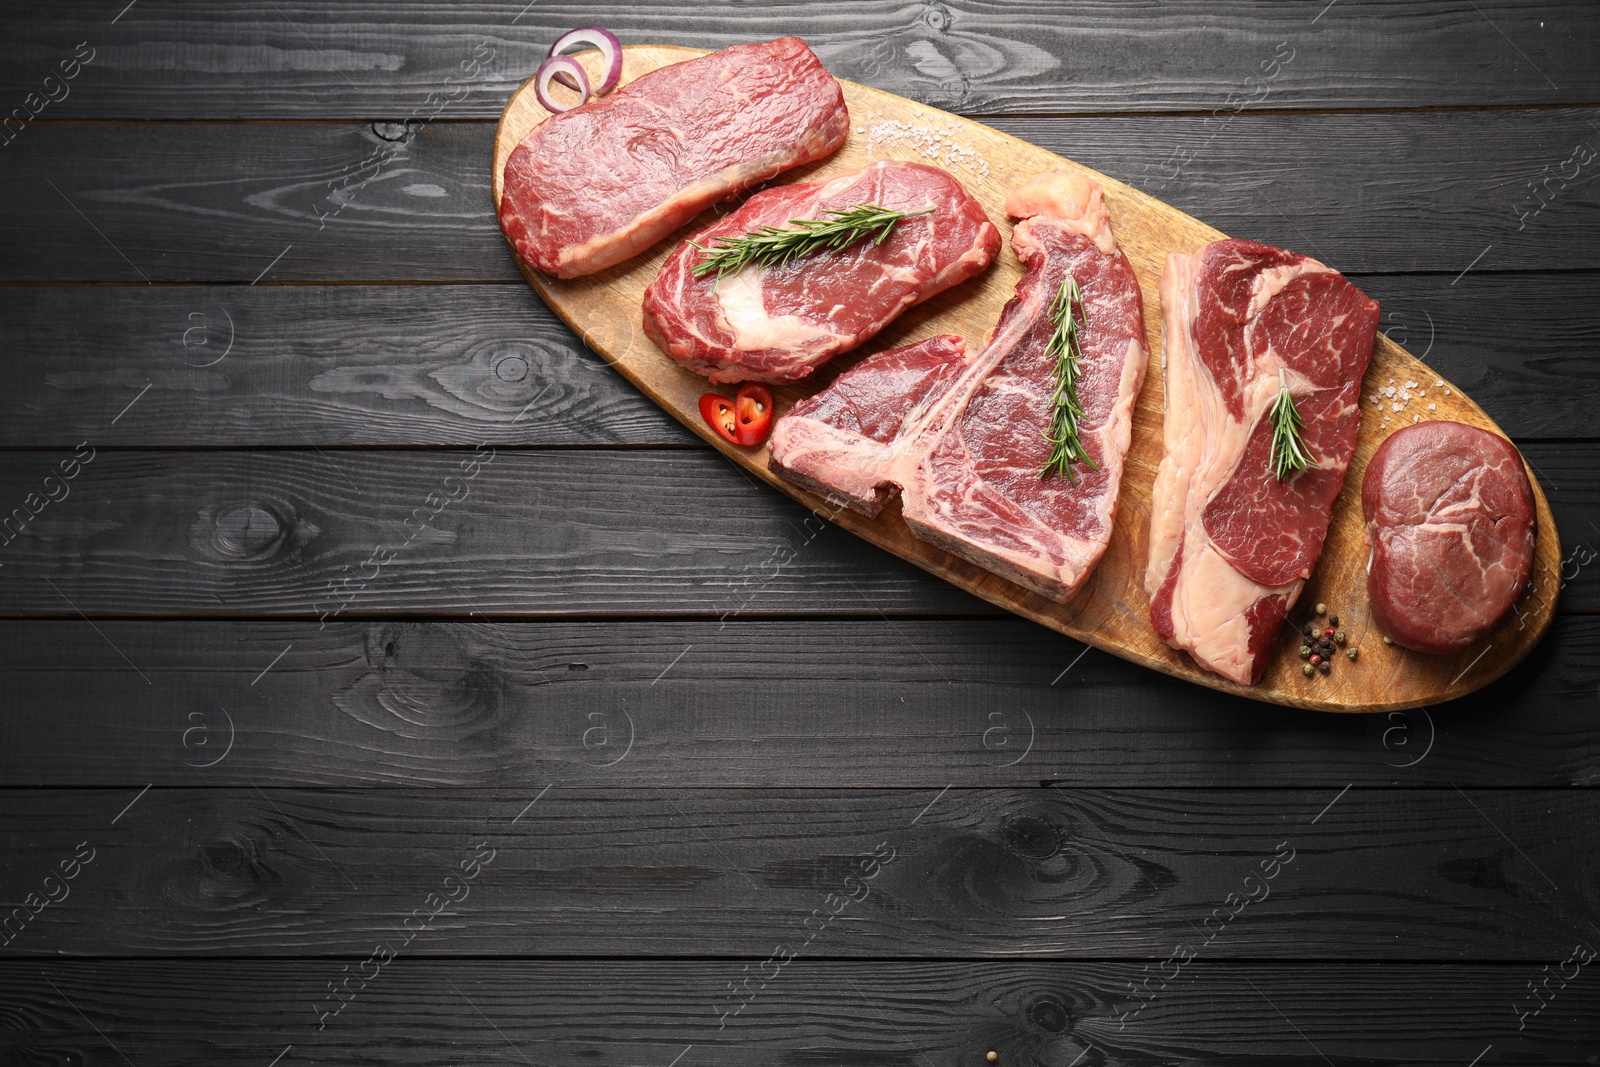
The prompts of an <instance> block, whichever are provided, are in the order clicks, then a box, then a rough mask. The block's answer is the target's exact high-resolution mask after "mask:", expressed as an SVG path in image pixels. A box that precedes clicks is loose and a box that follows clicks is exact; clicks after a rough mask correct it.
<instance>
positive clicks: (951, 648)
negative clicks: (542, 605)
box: [0, 616, 1600, 790]
mask: <svg viewBox="0 0 1600 1067" xmlns="http://www.w3.org/2000/svg"><path fill="white" fill-rule="evenodd" d="M96 626H97V628H98V630H99V632H98V633H96V632H94V631H93V630H90V629H89V627H88V626H87V625H86V624H85V623H84V622H83V621H82V620H80V619H73V620H70V621H67V620H61V621H33V620H30V621H26V622H16V621H12V622H3V623H0V648H4V649H5V655H4V667H5V677H6V684H5V686H4V687H0V718H3V719H4V721H5V722H6V723H7V727H6V740H7V743H6V744H5V745H4V746H0V787H17V786H27V785H47V786H56V785H98V786H124V787H128V788H131V789H141V788H143V787H144V786H145V785H148V784H152V783H153V784H155V785H157V786H161V787H167V786H200V785H230V786H241V787H248V786H249V785H251V784H252V783H258V782H273V783H278V784H284V785H326V786H340V787H388V788H393V787H396V786H399V787H412V788H415V787H423V786H437V787H461V786H495V787H499V788H511V787H519V786H521V785H523V784H525V783H528V782H541V783H542V782H548V781H553V780H557V779H559V780H560V781H561V782H563V783H566V784H568V785H584V786H609V785H617V784H629V785H635V786H645V785H650V786H659V787H662V788H665V789H680V788H704V787H708V786H717V787H733V786H739V787H766V786H793V787H827V788H840V789H843V788H859V787H863V786H895V787H909V786H920V787H925V788H930V789H940V788H943V787H944V786H946V785H954V786H956V787H959V788H968V787H989V786H992V787H1000V786H1027V785H1034V784H1037V783H1040V782H1043V783H1050V784H1061V785H1066V786H1073V787H1080V786H1099V787H1108V786H1115V787H1123V786H1214V787H1238V786H1253V787H1262V786H1278V787H1291V786H1292V787H1312V786H1315V787H1320V788H1325V789H1329V790H1338V789H1341V788H1343V787H1344V786H1346V785H1349V784H1352V783H1354V784H1356V785H1360V786H1373V785H1389V784H1392V785H1399V786H1413V785H1432V786H1449V785H1451V784H1452V783H1453V784H1456V785H1460V786H1463V787H1468V788H1470V787H1473V786H1514V785H1520V786H1529V785H1535V786H1574V785H1579V786H1593V785H1600V745H1597V744H1596V741H1595V738H1594V719H1595V714H1596V710H1597V708H1600V619H1597V618H1595V617H1592V616H1590V617H1578V616H1564V617H1562V618H1559V619H1557V621H1556V624H1555V626H1554V627H1553V628H1552V630H1551V633H1550V636H1549V637H1548V638H1546V640H1545V641H1544V642H1543V643H1542V644H1541V645H1540V646H1539V648H1538V649H1536V650H1535V652H1534V653H1533V655H1532V656H1530V657H1529V658H1528V659H1527V660H1525V661H1524V662H1523V663H1522V664H1521V665H1520V666H1519V667H1517V668H1516V669H1515V670H1513V671H1512V672H1511V673H1510V674H1509V675H1507V676H1506V677H1505V678H1503V679H1501V680H1500V681H1499V682H1496V683H1494V684H1492V685H1490V686H1488V687H1486V688H1484V689H1482V690H1480V691H1479V692H1477V693H1474V694H1472V695H1470V696H1467V697H1464V698H1462V699H1461V700H1459V701H1456V702H1454V703H1452V704H1451V705H1449V707H1447V708H1437V709H1433V710H1431V711H1428V712H1396V713H1393V714H1390V715H1383V716H1374V717H1372V718H1370V719H1358V718H1354V717H1350V716H1339V717H1330V716H1326V715H1318V714H1317V713H1315V712H1299V711H1288V712H1286V711H1284V710H1283V709H1278V708H1270V707H1266V706H1264V705H1261V704H1258V703H1256V702H1253V701H1241V700H1236V699H1234V698H1232V697H1229V696H1225V695H1223V694H1221V693H1217V692H1215V691H1214V690H1210V689H1205V688H1202V687H1200V686H1192V685H1189V684H1187V683H1185V682H1180V681H1178V680H1177V679H1173V678H1166V677H1164V676H1161V675H1155V674H1152V673H1151V672H1149V671H1146V670H1144V669H1142V668H1140V667H1136V666H1134V665H1133V664H1130V663H1127V662H1125V661H1123V660H1120V659H1117V658H1116V657H1114V656H1108V655H1106V654H1104V653H1100V652H1086V651H1085V648H1084V646H1083V645H1082V644H1080V643H1079V642H1076V641H1073V640H1071V639H1069V638H1066V637H1062V636H1061V635H1059V634H1056V633H1052V632H1051V631H1049V630H1046V629H1044V628H1043V627H1040V626H1035V625H1033V624H1032V623H1029V622H1026V621H1024V620H1022V619H1016V618H1009V617H1007V618H983V619H943V620H921V619H901V620H898V621H894V622H890V621H888V620H885V619H881V618H873V619H861V620H854V619H832V620H824V619H798V620H787V619H774V620H754V619H744V618H733V619H730V620H728V621H727V622H726V623H722V622H718V621H716V620H711V621H663V620H642V621H616V622H544V623H534V624H530V623H515V622H511V623H496V624H480V623H471V624H461V623H427V622H422V623H418V622H389V621H373V622H350V623H346V622H331V623H329V624H328V625H327V626H326V627H325V628H319V626H318V625H317V624H316V623H315V622H304V623H296V622H274V623H262V622H246V623H241V622H229V621H222V620H215V621H203V622H176V621H173V620H149V621H128V622H122V621H115V620H101V621H100V622H98V623H97V624H96ZM124 657H126V658H124ZM141 675H142V677H141ZM145 679H148V682H146V681H145ZM753 693H754V694H755V695H754V696H752V694H753Z"/></svg>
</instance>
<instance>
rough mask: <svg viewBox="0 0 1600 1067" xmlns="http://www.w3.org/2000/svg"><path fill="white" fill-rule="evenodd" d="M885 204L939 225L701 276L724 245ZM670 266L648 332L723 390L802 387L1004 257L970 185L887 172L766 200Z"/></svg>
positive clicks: (909, 223)
mask: <svg viewBox="0 0 1600 1067" xmlns="http://www.w3.org/2000/svg"><path fill="white" fill-rule="evenodd" d="M857 204H876V205H877V206H879V207H884V208H888V209H890V210H892V211H905V212H916V211H926V210H927V209H929V208H932V209H933V211H932V213H931V214H926V215H918V216H915V217H911V218H904V219H901V220H900V221H899V222H898V223H897V224H896V225H895V227H894V229H893V230H891V231H890V232H889V235H888V237H887V238H886V239H885V240H884V241H883V242H882V243H881V244H880V243H874V242H873V241H871V240H862V241H858V242H856V243H855V244H853V245H850V246H849V247H848V248H845V249H842V250H840V251H838V252H831V253H827V254H819V255H815V256H806V257H801V258H798V259H794V260H791V261H790V262H788V263H784V264H781V265H776V266H770V267H747V268H745V269H744V270H742V271H740V272H739V273H738V274H730V275H726V276H724V277H722V278H721V279H720V280H719V279H718V278H717V277H716V276H715V275H711V274H708V275H707V276H705V277H703V278H696V277H695V276H694V268H695V266H696V264H698V263H699V262H700V260H701V259H702V257H703V255H704V253H703V252H701V251H700V249H698V248H696V247H694V245H696V244H698V245H703V246H705V247H708V248H711V247H715V244H716V239H717V238H719V237H738V236H739V235H741V234H744V233H747V232H749V231H752V230H759V229H761V228H762V227H763V226H772V227H776V228H781V227H783V226H785V225H787V224H788V223H789V221H790V220H791V219H801V218H807V219H825V218H827V217H828V215H827V214H826V213H827V212H829V211H845V210H847V209H849V208H851V207H854V206H855V205H857ZM693 242H694V243H693V244H689V243H685V244H684V245H682V246H680V247H679V248H678V249H677V250H676V251H674V252H673V253H672V254H671V255H670V256H668V257H667V261H666V263H665V264H663V265H662V267H661V273H660V274H659V275H657V276H656V279H655V281H654V282H652V283H651V284H650V288H649V289H647V290H646V291H645V295H644V327H645V332H646V333H648V334H649V335H650V338H651V339H652V340H653V341H655V343H656V344H657V345H659V346H660V347H661V348H662V350H663V351H665V352H666V353H667V354H668V355H669V356H671V357H672V358H673V359H675V360H677V361H678V362H679V363H681V364H683V365H684V366H686V367H688V368H689V369H690V370H693V371H695V372H696V373H698V374H704V375H705V376H706V377H708V378H710V379H711V380H712V381H714V382H742V381H762V382H783V381H793V380H795V379H797V378H804V377H805V376H806V375H808V374H810V373H811V372H812V371H814V370H816V369H817V368H818V367H820V366H821V365H822V364H824V363H826V362H827V361H828V360H829V359H831V358H833V357H834V356H835V355H837V354H838V353H840V352H845V351H848V350H849V349H852V348H855V347H856V346H857V345H859V344H861V343H862V342H864V341H866V340H867V339H869V338H871V337H872V336H873V335H874V334H876V333H877V332H878V331H879V330H881V329H883V327H884V326H886V325H888V323H889V322H891V321H892V320H893V319H894V318H895V316H896V315H899V314H900V312H902V311H904V310H905V309H906V308H908V307H910V306H911V305H912V304H915V303H918V302H919V301H922V300H926V299H928V298H929V297H930V296H933V295H934V294H935V293H940V292H943V291H944V290H946V289H948V288H950V287H951V286H953V285H957V284H959V283H961V282H964V281H966V280H967V279H968V278H970V277H972V276H973V275H974V274H977V273H978V272H979V271H981V270H983V269H984V268H985V267H987V266H988V265H989V261H990V260H992V259H994V255H995V253H996V252H998V251H999V250H1000V233H999V231H998V230H996V229H995V228H994V224H993V223H991V222H990V221H989V218H988V216H987V215H986V214H984V211H983V207H982V206H981V205H980V204H979V203H978V202H977V201H976V200H974V199H973V198H972V196H971V195H970V194H969V193H968V192H967V190H966V189H965V188H964V187H963V186H962V184H961V183H960V182H959V181H957V180H956V179H955V178H954V177H952V176H951V175H949V174H947V173H945V172H944V171H942V170H940V169H938V168H937V167H930V166H926V165H924V164H921V163H900V162H894V161H880V162H877V163H873V164H871V165H869V166H866V167H863V168H862V169H860V170H857V171H851V172H849V173H847V174H841V175H838V176H836V177H833V178H829V179H827V180H826V181H819V182H811V183H808V184H802V185H788V186H783V187H781V188H778V189H769V190H767V191H765V192H760V193H757V194H756V195H755V196H752V197H751V198H750V199H749V200H747V201H745V203H744V204H743V205H742V206H740V208H739V210H737V211H735V212H733V213H732V214H730V215H728V216H726V217H725V218H722V219H719V220H718V221H717V222H715V223H713V224H712V225H711V226H708V227H706V228H705V229H704V230H702V231H700V232H699V233H698V234H696V235H695V236H694V238H693Z"/></svg>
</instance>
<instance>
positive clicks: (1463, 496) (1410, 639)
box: [1361, 421, 1534, 653]
mask: <svg viewBox="0 0 1600 1067" xmlns="http://www.w3.org/2000/svg"><path fill="white" fill-rule="evenodd" d="M1361 510H1362V512H1363V513H1364V514H1365V516H1366V520H1367V543H1368V544H1370V545H1371V546H1372V562H1371V566H1370V567H1368V569H1367V601H1368V604H1369V606H1370V607H1371V610H1372V618H1373V621H1374V622H1376V623H1377V624H1378V627H1379V629H1381V630H1382V631H1383V632H1384V633H1385V634H1387V635H1388V636H1389V637H1390V638H1391V639H1392V640H1393V641H1394V642H1395V644H1397V645H1402V646H1404V647H1406V648H1409V649H1414V650H1415V651H1417V652H1437V653H1453V652H1460V651H1462V650H1463V649H1466V648H1468V647H1470V646H1472V645H1474V644H1476V643H1477V642H1478V640H1479V639H1481V638H1483V637H1484V636H1486V635H1487V634H1488V633H1489V632H1490V631H1491V630H1493V629H1494V628H1495V627H1496V626H1499V625H1500V623H1501V622H1503V621H1505V618H1506V616H1508V615H1510V614H1511V611H1512V607H1513V606H1514V605H1515V604H1516V601H1517V598H1518V597H1519V596H1521V595H1522V592H1523V590H1524V589H1525V588H1527V584H1528V576H1529V575H1531V574H1532V573H1533V541H1534V511H1533V488H1532V487H1531V486H1530V485H1529V484H1528V473H1527V471H1525V470H1524V469H1523V466H1522V456H1521V454H1520V453H1518V452H1517V449H1516V447H1515V446H1514V445H1512V443H1511V442H1510V441H1507V440H1506V439H1505V438H1504V437H1501V436H1499V435H1498V434H1493V433H1490V432H1489V431H1488V430H1480V429H1478V428H1477V427H1475V426H1464V425H1462V424H1461V423H1459V422H1444V421H1439V422H1419V423H1416V424H1415V425H1412V426H1407V427H1405V428H1403V429H1400V430H1397V431H1395V432H1394V433H1393V434H1391V435H1390V436H1389V438H1388V440H1386V441H1384V442H1383V445H1382V446H1381V447H1379V449H1378V451H1377V453H1376V454H1375V455H1374V456H1373V457H1372V462H1371V463H1369V464H1368V465H1367V474H1366V478H1365V479H1364V480H1363V481H1362V483H1361Z"/></svg>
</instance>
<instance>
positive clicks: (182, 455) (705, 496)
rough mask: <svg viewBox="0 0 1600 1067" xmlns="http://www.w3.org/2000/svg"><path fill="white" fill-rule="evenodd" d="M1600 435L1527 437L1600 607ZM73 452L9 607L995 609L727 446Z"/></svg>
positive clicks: (553, 611)
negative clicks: (815, 507) (799, 497)
mask: <svg viewBox="0 0 1600 1067" xmlns="http://www.w3.org/2000/svg"><path fill="white" fill-rule="evenodd" d="M137 392H138V391H137V390H136V389H127V390H126V392H125V394H124V395H125V396H126V397H127V400H128V401H132V400H134V399H135V398H136V394H137ZM93 448H94V445H93V443H92V442H91V443H90V445H89V446H88V450H89V451H92V450H93ZM1597 451H1600V445H1597V444H1596V443H1593V442H1548V443H1537V444H1530V445H1529V446H1528V447H1527V448H1526V450H1525V455H1526V457H1527V459H1528V460H1529V461H1530V462H1531V463H1532V464H1533V466H1534V469H1535V470H1536V471H1537V472H1538V474H1539V476H1540V478H1541V480H1542V484H1543V485H1544V488H1545V491H1546V492H1547V493H1548V494H1549V497H1550V500H1551V502H1552V506H1553V508H1554V510H1555V514H1556V519H1557V522H1558V523H1559V524H1560V529H1561V530H1562V531H1563V534H1564V537H1566V538H1567V540H1566V541H1564V543H1563V553H1564V555H1563V558H1564V559H1566V560H1567V561H1568V562H1567V563H1566V564H1565V565H1564V566H1565V567H1566V568H1567V570H1569V571H1571V573H1572V574H1573V578H1572V580H1570V581H1568V582H1567V583H1566V588H1565V589H1564V590H1563V592H1562V593H1561V598H1560V601H1559V603H1560V606H1561V608H1562V609H1563V610H1567V611H1595V610H1597V609H1600V566H1594V565H1592V564H1588V563H1585V562H1584V561H1585V559H1588V558H1592V552H1593V548H1590V549H1589V550H1587V551H1585V550H1583V549H1582V548H1580V546H1584V545H1588V546H1595V545H1600V532H1597V531H1596V530H1594V529H1593V528H1592V527H1591V526H1590V524H1591V523H1594V524H1596V525H1600V474H1597V471H1600V464H1597V462H1596V456H1597ZM84 454H85V455H87V454H88V451H86V452H85V453H84ZM491 457H492V458H491ZM72 458H73V457H72V454H62V453H56V452H38V453H30V454H28V455H27V456H25V457H20V458H19V459H18V460H17V462H15V463H11V464H8V465H7V466H6V467H5V468H4V469H3V470H0V501H3V502H5V503H6V504H8V505H9V509H8V510H0V521H5V520H7V519H9V521H11V522H12V526H11V527H10V528H6V529H5V530H4V533H5V534H6V535H7V536H10V537H11V540H10V541H9V542H4V543H0V565H3V566H4V567H5V571H6V580H5V582H4V584H3V585H0V614H12V615H37V616H55V617H61V618H76V617H78V613H79V612H83V613H85V614H89V615H105V614H132V615H168V614H188V615H209V616H238V615H275V616H293V617H300V618H310V619H323V618H328V619H338V618H340V617H342V616H350V617H365V616H369V615H385V616H393V615H405V614H419V613H423V614H434V615H460V616H466V615H469V614H474V613H475V614H481V615H489V616H510V615H527V616H574V615H624V616H627V615H661V614H685V615H693V616H698V617H701V618H721V617H725V616H727V615H729V614H731V613H737V614H744V615H751V614H759V615H771V614H775V613H781V614H790V615H802V614H819V613H822V614H845V615H853V616H860V617H865V618H877V617H879V616H881V615H904V614H934V613H947V614H993V613H994V609H993V608H990V607H988V606H987V605H984V604H983V603H982V602H980V601H978V600H976V599H974V598H973V597H970V596H969V595H967V594H965V593H962V592H960V591H959V590H957V589H955V587H953V586H951V585H950V584H949V583H947V582H944V581H941V580H939V579H937V578H934V577H933V576H932V575H929V574H926V573H924V572H922V571H920V570H917V569H916V568H913V567H912V566H911V565H909V564H906V563H903V562H900V561H898V560H895V559H893V558H892V557H889V556H887V555H886V554H884V553H882V552H879V551H877V550H876V549H873V548H872V547H871V546H869V545H867V544H866V543H865V542H863V541H861V540H860V539H858V538H856V537H854V536H851V535H849V534H847V533H846V532H845V531H844V530H842V529H840V528H838V527H836V526H833V525H831V524H829V523H827V522H825V521H823V519H822V518H821V517H819V516H816V515H814V514H812V513H810V512H807V511H806V510H805V509H804V508H802V507H801V506H800V505H799V504H797V503H795V502H793V501H791V500H789V499H787V498H785V497H783V496H781V495H780V494H777V493H774V492H772V491H771V490H769V489H767V488H766V487H764V486H757V485H754V484H752V483H751V482H750V481H748V480H747V479H746V478H744V477H742V476H741V475H740V474H739V473H738V470H737V468H734V467H731V466H730V465H729V464H728V463H727V462H725V461H724V460H723V459H722V457H721V456H719V455H717V454H715V453H710V452H704V451H690V450H680V451H665V452H663V451H650V450H638V451H570V452H569V451H552V452H522V451H516V452H514V451H506V450H498V449H486V450H483V451H479V450H476V449H474V450H465V449H464V450H460V451H437V452H434V451H428V452H417V451H411V452H323V451H320V450H319V451H300V452H156V453H151V452H111V451H100V452H98V453H96V454H94V456H93V458H92V459H91V460H90V461H89V462H87V463H79V464H77V466H76V468H75V469H76V475H77V476H76V478H75V479H70V480H68V479H64V478H63V475H62V471H63V467H62V465H63V464H67V465H68V469H72V467H71V461H72ZM474 469H475V470H476V474H475V475H473V476H470V477H469V475H472V472H473V471H474ZM47 478H48V479H51V480H50V481H48V482H47V481H46V479H47ZM51 494H54V495H55V496H58V497H61V499H60V500H59V501H52V500H51V499H49V496H50V495H51ZM18 508H21V509H23V513H22V515H21V516H18V515H17V514H16V509H18ZM30 509H31V510H32V511H35V512H37V514H36V515H33V516H32V517H31V519H30V518H29V514H28V512H29V510H30ZM20 519H28V520H29V521H27V523H26V525H24V526H22V529H21V533H20V535H18V534H16V533H15V528H16V524H17V523H18V521H20Z"/></svg>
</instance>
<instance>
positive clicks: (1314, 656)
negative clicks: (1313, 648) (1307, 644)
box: [1311, 652, 1322, 667]
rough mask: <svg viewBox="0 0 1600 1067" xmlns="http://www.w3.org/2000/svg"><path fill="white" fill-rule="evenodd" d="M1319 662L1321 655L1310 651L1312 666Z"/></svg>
mask: <svg viewBox="0 0 1600 1067" xmlns="http://www.w3.org/2000/svg"><path fill="white" fill-rule="evenodd" d="M1321 662H1322V657H1321V656H1319V655H1317V653H1315V652H1313V653H1311V665H1312V666H1313V667H1315V666H1316V665H1317V664H1319V663H1321Z"/></svg>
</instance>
